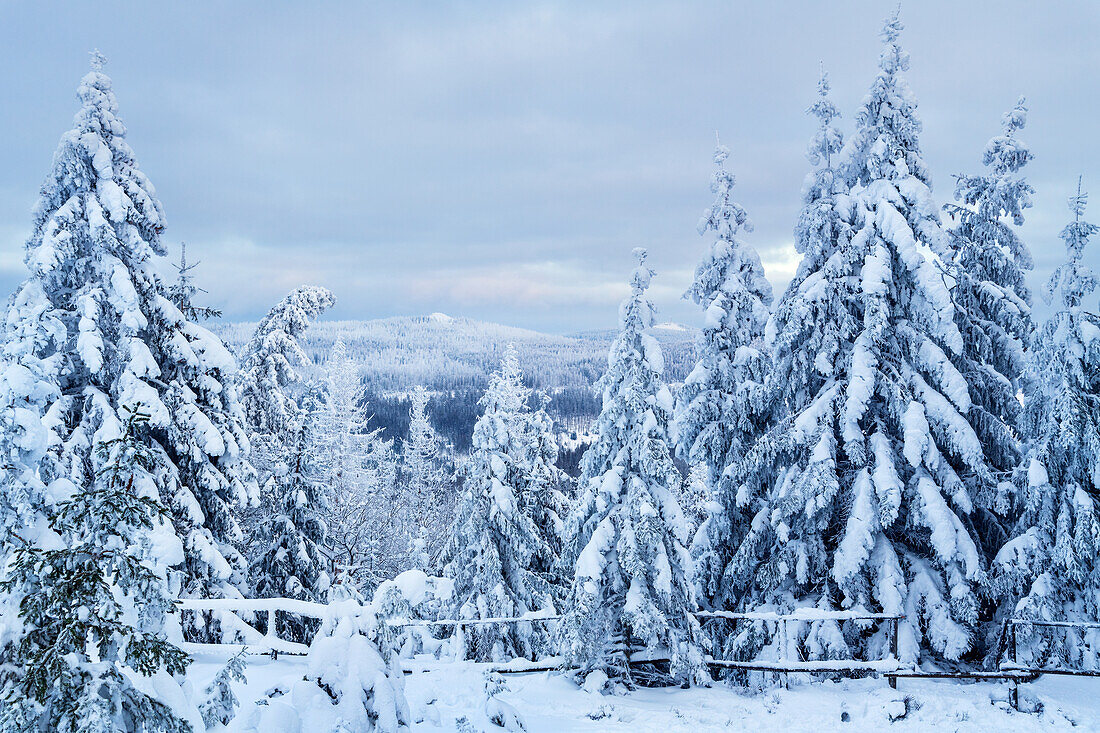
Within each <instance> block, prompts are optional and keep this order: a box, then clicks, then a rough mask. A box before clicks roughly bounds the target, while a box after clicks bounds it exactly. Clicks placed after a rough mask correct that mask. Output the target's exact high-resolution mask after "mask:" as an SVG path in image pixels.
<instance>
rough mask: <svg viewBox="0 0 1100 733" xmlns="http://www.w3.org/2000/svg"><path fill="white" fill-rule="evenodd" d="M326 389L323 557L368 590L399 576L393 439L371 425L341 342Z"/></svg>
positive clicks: (320, 429)
mask: <svg viewBox="0 0 1100 733" xmlns="http://www.w3.org/2000/svg"><path fill="white" fill-rule="evenodd" d="M327 377H328V378H327V384H326V387H327V389H326V390H325V392H324V400H323V403H322V405H321V406H320V409H319V411H318V413H317V416H316V420H315V422H316V428H317V439H316V443H317V464H318V467H319V469H320V471H321V484H322V485H323V486H324V487H325V493H326V494H327V496H328V502H327V507H326V511H325V514H324V520H325V524H326V528H327V531H326V548H325V552H326V554H327V555H329V557H330V558H331V560H332V561H333V567H334V570H335V571H336V572H337V574H338V577H339V578H340V580H341V581H342V582H344V583H352V584H353V585H356V586H361V587H362V588H361V589H365V590H367V591H373V590H374V588H375V587H376V586H377V585H378V583H379V582H381V581H382V580H385V579H387V578H392V577H393V576H395V575H397V573H398V572H400V567H399V565H400V560H401V556H402V555H403V554H404V551H405V544H402V542H403V540H402V536H401V532H400V529H401V528H400V526H399V522H400V519H401V516H400V509H401V504H400V497H399V496H398V495H397V459H396V456H395V454H394V452H393V442H392V441H389V440H385V439H383V437H382V430H381V429H372V428H371V427H370V425H369V422H370V418H369V416H368V415H367V410H366V406H365V405H364V404H363V402H362V397H363V389H362V385H361V383H360V379H359V373H358V368H357V366H356V364H355V362H354V361H352V359H351V357H350V356H349V355H348V352H347V347H346V346H345V345H344V342H343V341H342V340H341V339H337V341H336V343H335V344H334V345H333V348H332V354H331V355H330V357H329V360H328V375H327Z"/></svg>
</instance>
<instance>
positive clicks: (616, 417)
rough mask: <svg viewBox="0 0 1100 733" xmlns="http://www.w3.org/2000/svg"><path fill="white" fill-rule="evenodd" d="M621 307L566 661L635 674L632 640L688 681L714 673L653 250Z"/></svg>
mask: <svg viewBox="0 0 1100 733" xmlns="http://www.w3.org/2000/svg"><path fill="white" fill-rule="evenodd" d="M634 254H635V256H636V258H637V260H638V266H637V268H636V269H635V270H634V272H633V275H632V277H631V293H630V295H629V296H628V297H627V298H626V299H625V300H624V301H623V303H622V306H621V307H620V310H619V320H620V332H619V335H618V337H617V338H616V339H615V341H614V342H613V343H612V345H611V350H610V354H609V357H608V369H607V372H606V373H605V374H604V375H603V376H602V377H601V378H600V380H599V381H598V382H597V384H596V390H597V392H598V393H599V394H600V395H601V396H602V398H603V409H602V410H601V412H600V416H599V418H598V419H597V422H596V429H597V431H598V433H599V438H598V439H597V440H596V442H595V443H593V444H592V446H591V447H590V448H589V449H588V450H587V451H586V452H585V454H584V459H583V470H582V473H581V479H580V498H579V501H578V503H577V505H576V506H575V507H574V510H573V512H572V513H571V515H570V517H569V521H568V522H567V528H566V536H567V538H568V539H567V554H566V557H567V562H568V563H569V566H570V570H572V574H573V582H572V588H571V590H570V596H569V600H568V610H567V613H566V615H565V617H564V618H563V619H562V621H561V623H560V634H561V646H562V652H563V654H564V655H565V658H566V662H567V663H568V664H571V665H574V666H577V667H579V669H580V672H581V673H582V674H588V673H593V672H600V673H603V674H606V675H607V677H608V678H610V679H613V680H618V681H622V682H624V683H626V684H631V683H632V679H633V678H632V675H631V670H630V667H629V665H628V662H629V654H630V649H631V648H632V647H636V646H637V645H639V644H640V645H642V646H644V647H645V648H646V649H647V650H651V651H662V652H665V653H667V654H668V655H669V658H670V660H671V667H670V670H671V675H672V677H673V678H674V679H676V680H679V681H681V682H693V681H698V680H701V679H703V678H705V677H706V669H705V667H704V666H703V660H702V653H701V651H700V649H699V645H698V644H699V627H698V624H697V623H696V621H695V619H694V617H693V616H692V615H691V611H692V610H693V608H694V593H693V590H692V564H691V557H690V556H689V555H688V552H687V550H686V549H685V548H684V543H685V542H687V539H688V538H687V526H686V523H685V521H684V517H683V514H682V512H681V511H680V507H679V505H677V503H676V497H675V491H676V484H677V483H678V482H679V481H680V474H679V472H678V471H677V470H676V466H675V465H674V463H673V459H672V453H671V449H670V440H669V435H668V432H669V430H668V424H669V420H670V418H671V413H672V395H671V393H670V392H669V389H668V387H667V386H666V385H665V384H664V381H663V379H662V373H663V371H664V359H663V356H662V353H661V347H660V345H659V344H658V343H657V340H656V339H654V338H653V337H652V336H650V335H649V334H647V333H646V330H647V329H648V328H650V327H652V326H653V322H654V319H653V306H652V304H651V303H650V302H649V300H648V299H647V298H646V296H645V292H646V290H647V289H648V288H649V285H650V281H651V279H652V277H653V271H652V270H650V269H649V267H647V266H646V264H645V260H646V251H645V250H644V249H636V250H634Z"/></svg>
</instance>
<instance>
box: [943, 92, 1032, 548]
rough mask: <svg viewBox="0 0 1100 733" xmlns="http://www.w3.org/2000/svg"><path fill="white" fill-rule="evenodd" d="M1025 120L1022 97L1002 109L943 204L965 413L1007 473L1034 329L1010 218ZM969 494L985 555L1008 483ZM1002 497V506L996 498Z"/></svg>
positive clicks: (1023, 185) (1024, 155) (1017, 206)
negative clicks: (995, 128) (951, 200)
mask: <svg viewBox="0 0 1100 733" xmlns="http://www.w3.org/2000/svg"><path fill="white" fill-rule="evenodd" d="M1026 122H1027V107H1025V106H1024V100H1023V99H1022V98H1021V99H1020V101H1019V102H1017V104H1016V106H1015V107H1014V108H1013V109H1012V110H1011V111H1009V112H1008V113H1007V114H1006V115H1005V116H1004V121H1003V127H1004V132H1003V133H1002V134H1000V135H997V136H996V137H994V138H993V139H991V140H990V141H989V144H988V145H986V148H985V155H984V158H983V162H984V163H985V165H986V167H987V168H988V169H989V170H988V173H987V174H985V175H980V176H956V182H957V183H956V188H955V198H956V199H957V200H958V201H959V202H960V203H958V204H949V205H947V206H945V207H944V208H945V210H946V211H947V212H948V213H949V214H950V215H951V216H952V218H955V219H957V220H958V224H957V226H956V227H955V228H954V229H953V230H952V231H951V232H950V235H951V245H952V261H951V266H950V273H951V276H952V278H953V279H954V281H955V286H954V288H953V289H952V293H951V294H952V298H953V300H954V302H955V323H956V324H957V325H958V327H959V331H960V333H961V334H962V340H963V348H962V351H961V353H959V354H958V355H957V356H956V357H955V363H956V365H957V366H958V367H959V371H960V372H962V375H963V377H964V378H965V379H966V382H967V385H968V390H969V393H970V399H971V402H972V403H973V404H972V405H971V407H970V412H969V413H968V414H967V417H968V419H969V421H970V424H971V425H973V426H974V431H975V432H976V433H977V435H978V439H979V440H980V441H981V443H982V447H983V449H984V450H985V454H986V456H988V458H989V463H990V465H991V467H992V468H993V470H994V471H996V474H997V475H998V476H1000V477H1005V478H1004V479H1003V481H1002V483H1001V486H1002V489H1007V488H1008V487H1009V484H1008V482H1007V476H1008V475H1009V474H1010V473H1011V472H1012V470H1013V469H1014V468H1015V467H1016V465H1017V463H1018V462H1019V459H1020V453H1019V446H1018V445H1017V440H1018V437H1017V433H1016V425H1017V421H1018V419H1019V412H1020V402H1019V400H1018V399H1017V394H1018V393H1019V390H1020V374H1021V372H1022V371H1023V364H1024V347H1025V345H1026V344H1027V342H1028V340H1029V339H1030V336H1031V332H1032V330H1033V326H1032V322H1031V291H1030V290H1029V289H1028V287H1027V284H1026V282H1025V272H1026V271H1027V270H1030V269H1031V268H1032V267H1033V264H1032V259H1031V253H1030V252H1029V251H1028V248H1027V245H1026V244H1024V243H1023V242H1022V241H1021V240H1020V237H1019V236H1018V235H1017V233H1016V231H1015V229H1014V226H1013V225H1015V226H1020V225H1021V224H1023V221H1024V215H1023V212H1024V209H1026V208H1028V207H1030V206H1031V193H1032V188H1031V186H1030V185H1029V184H1028V183H1027V181H1025V180H1024V179H1023V178H1022V177H1021V175H1020V169H1021V168H1023V167H1024V166H1025V165H1026V164H1027V162H1028V161H1029V160H1031V158H1032V155H1031V152H1030V151H1029V150H1028V147H1027V145H1026V144H1025V143H1024V142H1023V141H1022V140H1020V138H1019V137H1018V134H1017V133H1018V132H1019V131H1020V130H1021V129H1023V127H1024V125H1025V123H1026ZM980 488H981V489H985V491H983V492H980V493H977V494H976V495H975V496H974V497H972V498H973V499H974V502H975V505H976V506H975V512H974V518H975V523H976V528H977V530H978V532H977V535H978V537H979V538H980V539H981V540H982V544H983V547H982V549H983V551H984V554H985V555H986V556H987V559H992V556H993V554H994V553H995V552H996V551H997V549H998V548H999V547H1000V546H1001V544H1003V543H1004V541H1005V539H1006V535H1005V531H1004V527H1003V526H1002V524H1001V522H1000V521H998V519H997V518H996V516H995V514H994V512H996V513H1000V514H1003V513H1004V512H1005V511H1006V509H1007V507H1006V506H1005V494H1006V491H1004V490H1002V491H1000V492H998V493H999V494H1000V495H1001V500H1000V502H998V497H997V494H995V493H994V492H993V491H991V489H992V488H993V487H990V486H983V487H980ZM998 504H1000V506H998Z"/></svg>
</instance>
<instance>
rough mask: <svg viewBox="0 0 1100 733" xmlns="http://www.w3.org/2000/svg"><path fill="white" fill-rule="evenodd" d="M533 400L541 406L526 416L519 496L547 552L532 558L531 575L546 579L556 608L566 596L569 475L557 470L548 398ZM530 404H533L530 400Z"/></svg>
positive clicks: (543, 396) (534, 396)
mask: <svg viewBox="0 0 1100 733" xmlns="http://www.w3.org/2000/svg"><path fill="white" fill-rule="evenodd" d="M532 399H534V400H536V403H535V404H538V403H539V402H541V403H542V404H541V405H539V406H538V409H534V410H533V411H532V412H531V413H530V414H529V415H528V416H527V425H526V430H525V436H526V450H525V455H526V467H525V469H524V475H525V480H524V484H523V486H522V488H521V492H520V503H521V505H522V507H523V512H524V513H525V514H526V515H527V516H529V517H530V518H531V521H532V522H534V524H535V528H536V529H537V530H538V533H539V537H540V538H541V540H542V546H543V547H544V548H546V552H543V553H537V554H536V555H535V556H534V557H533V558H532V564H531V568H530V569H531V571H532V572H534V573H535V574H536V575H538V576H540V577H541V578H543V580H544V581H545V582H546V583H547V584H548V585H549V586H550V590H551V592H552V593H553V594H554V598H555V604H558V603H560V602H561V601H562V600H563V599H564V597H565V594H566V592H567V588H566V585H565V583H566V578H564V577H563V576H562V565H561V554H562V545H563V541H564V534H565V517H566V514H567V513H568V511H569V499H568V497H567V496H566V492H567V491H569V490H570V479H569V475H568V474H566V472H565V471H563V470H562V469H561V468H559V467H558V455H559V451H560V449H559V446H558V441H557V438H556V436H555V434H554V421H553V419H551V417H550V415H549V414H547V411H546V406H547V403H548V401H549V398H548V397H547V396H546V395H545V394H541V393H536V394H535V395H533V397H532ZM529 402H530V400H529Z"/></svg>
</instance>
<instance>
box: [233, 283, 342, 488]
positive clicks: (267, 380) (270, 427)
mask: <svg viewBox="0 0 1100 733" xmlns="http://www.w3.org/2000/svg"><path fill="white" fill-rule="evenodd" d="M335 304H336V297H335V296H334V295H333V294H332V292H331V291H329V290H326V289H325V288H321V287H316V286H306V287H301V288H298V289H297V290H294V291H293V292H291V293H290V294H289V295H287V296H286V297H285V298H283V299H282V300H281V301H280V302H279V303H278V304H277V305H276V306H275V307H274V308H272V309H271V311H270V312H268V314H267V315H266V316H264V318H263V320H261V321H260V322H259V324H258V325H257V326H256V331H255V332H254V333H253V334H252V338H251V339H250V340H249V342H248V345H247V346H246V347H245V351H244V359H243V360H242V362H241V373H240V385H241V388H240V391H241V405H242V407H243V408H244V414H245V420H246V423H247V425H248V427H249V429H250V430H251V431H252V434H253V436H254V441H255V442H256V444H257V445H256V453H257V465H258V467H260V469H261V472H263V471H266V472H267V473H270V472H271V471H272V470H274V466H273V465H272V464H273V463H274V462H275V460H276V458H275V454H277V453H278V452H279V446H281V445H283V444H284V443H285V442H288V441H289V440H291V439H292V438H293V437H294V436H295V434H296V433H297V432H298V429H299V422H300V420H301V413H302V409H303V408H302V406H301V402H302V400H303V399H304V398H305V395H306V392H307V388H306V385H305V380H304V378H303V374H302V371H303V370H305V369H307V368H308V367H309V366H310V361H309V357H308V356H307V355H306V353H305V351H303V350H302V347H301V345H300V344H299V343H298V337H300V336H301V335H302V334H303V333H305V331H306V329H307V328H309V325H310V324H311V323H313V321H314V320H315V319H316V318H317V317H318V316H319V315H321V314H322V313H324V312H325V311H326V310H328V309H329V308H331V307H332V306H333V305H335ZM263 478H264V479H265V480H266V476H264V477H263Z"/></svg>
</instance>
